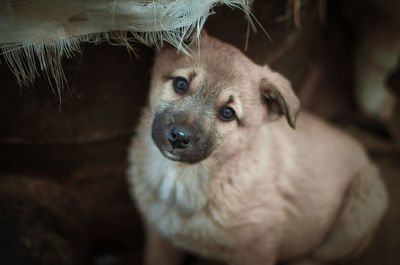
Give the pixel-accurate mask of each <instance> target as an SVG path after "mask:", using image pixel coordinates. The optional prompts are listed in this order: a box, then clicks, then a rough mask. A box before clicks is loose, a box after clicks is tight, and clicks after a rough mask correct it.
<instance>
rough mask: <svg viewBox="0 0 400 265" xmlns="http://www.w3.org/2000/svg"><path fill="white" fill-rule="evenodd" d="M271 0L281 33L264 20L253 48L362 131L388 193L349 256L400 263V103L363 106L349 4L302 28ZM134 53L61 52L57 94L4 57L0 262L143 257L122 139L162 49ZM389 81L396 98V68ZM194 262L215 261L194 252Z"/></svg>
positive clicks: (330, 112)
mask: <svg viewBox="0 0 400 265" xmlns="http://www.w3.org/2000/svg"><path fill="white" fill-rule="evenodd" d="M275 2H276V3H275ZM275 2H274V1H271V4H269V3H267V2H266V1H265V2H263V1H259V2H257V1H256V2H255V3H256V7H255V10H256V12H255V15H256V16H257V18H258V19H259V21H260V23H261V24H262V25H263V26H264V28H265V29H266V30H267V31H268V33H269V34H270V37H271V39H272V40H273V41H271V40H269V39H268V38H267V37H266V36H265V34H263V33H262V31H261V30H259V32H258V33H251V34H250V38H249V40H248V41H249V45H248V49H247V51H246V54H247V55H248V56H249V57H250V58H251V59H252V60H254V61H256V62H257V63H268V64H270V65H271V66H272V67H273V68H274V69H276V70H278V71H280V72H282V73H283V74H284V75H285V76H287V77H288V78H289V79H290V80H291V81H292V84H293V87H294V88H295V90H296V91H297V93H298V95H300V98H301V100H302V102H303V108H304V109H307V110H310V111H312V112H313V113H315V114H316V115H318V116H321V117H322V118H324V119H327V120H329V121H330V122H331V123H332V124H334V125H335V126H339V127H340V128H342V129H343V130H346V131H347V132H348V133H350V134H352V135H354V136H355V137H357V138H358V139H359V140H360V141H361V142H363V143H364V145H365V146H366V147H367V150H368V152H369V154H370V156H371V157H372V159H373V160H374V161H375V162H376V163H377V164H378V165H379V167H380V170H381V173H382V176H383V178H384V181H385V183H386V186H387V188H388V191H389V194H390V207H389V209H388V211H387V213H386V215H385V217H384V219H383V221H382V224H381V226H380V227H379V229H378V231H377V234H376V236H375V238H374V239H373V241H372V243H371V245H370V247H369V248H368V249H367V250H366V251H365V252H364V253H363V254H362V255H360V256H359V257H357V258H355V259H353V260H350V261H346V262H345V263H344V264H351V265H359V264H360V265H361V264H362V265H377V264H384V265H396V264H399V260H400V254H399V248H400V226H399V224H400V207H399V205H398V204H399V203H400V106H398V107H397V109H396V111H395V114H394V116H393V119H392V120H390V121H388V122H385V123H382V122H377V121H373V120H370V119H368V118H367V117H365V115H363V114H362V113H360V111H359V110H358V108H357V107H356V106H355V103H354V88H353V84H354V51H355V49H356V48H355V43H357V37H356V32H355V31H353V29H351V28H349V27H348V25H347V24H346V23H347V20H346V19H345V18H343V17H344V15H340V16H339V15H335V14H336V12H338V9H339V7H338V6H336V5H334V4H333V5H332V6H330V8H331V9H329V10H330V13H329V14H330V16H329V17H328V19H327V21H326V22H325V24H321V22H320V20H319V18H318V13H317V12H315V10H316V9H318V5H317V4H312V3H313V1H310V2H309V3H311V4H309V5H306V6H305V7H304V8H303V12H304V13H303V14H304V15H303V20H302V21H303V24H302V28H301V29H298V28H296V27H295V26H294V25H293V21H291V20H279V19H277V18H279V17H280V16H281V15H282V14H285V12H286V4H284V3H280V2H279V1H275ZM278 2H279V3H278ZM217 14H218V15H215V16H212V17H210V18H209V21H208V22H207V24H206V28H207V30H208V32H209V34H210V35H213V36H217V37H218V38H220V39H222V40H224V41H227V42H229V43H232V44H233V45H235V46H237V47H238V48H240V49H242V50H244V43H245V41H246V30H247V23H246V21H245V20H244V18H243V16H242V15H241V13H240V12H237V11H232V10H230V9H227V8H221V9H218V10H217ZM227 17H228V18H229V23H227V22H226V18H227ZM277 21H278V22H277ZM279 21H281V22H279ZM288 21H289V22H288ZM136 52H137V57H135V56H134V55H133V56H131V57H130V56H128V53H127V51H126V49H124V48H123V47H118V46H112V45H108V44H106V43H103V44H101V45H97V46H95V45H90V44H84V45H83V52H82V55H80V56H77V57H75V58H73V59H69V60H65V61H64V69H65V72H66V77H67V80H68V86H66V87H65V89H64V90H63V92H62V97H61V99H62V101H61V102H60V101H59V97H58V95H57V93H54V92H53V90H52V88H51V87H50V86H49V84H48V82H47V81H46V80H45V79H38V80H37V81H36V82H35V83H34V85H33V86H31V87H19V86H18V85H17V83H16V82H15V79H14V76H13V75H12V73H11V72H10V70H9V69H8V68H7V66H6V65H4V64H0V80H1V83H0V128H1V129H0V213H1V214H0V264H7V265H51V264H57V265H72V264H73V265H128V264H130V265H131V264H141V253H142V247H143V230H142V226H141V221H140V218H139V215H138V213H137V211H136V210H135V206H134V204H133V202H132V201H131V199H130V196H129V194H128V191H127V184H126V179H125V171H126V166H127V165H126V150H127V146H128V144H129V139H130V137H131V135H132V133H133V131H134V127H135V124H136V123H137V120H138V117H139V115H140V110H141V108H142V107H143V106H144V104H145V102H146V94H147V86H148V81H149V78H150V68H151V64H152V60H153V56H154V51H153V50H152V49H150V48H146V47H142V46H139V45H138V46H137V47H136ZM388 85H389V86H390V87H391V90H392V91H393V92H394V93H395V94H396V95H397V96H398V97H399V98H400V71H399V70H397V71H395V72H394V73H393V74H392V75H390V76H389V77H388ZM186 264H213V263H212V262H211V261H206V260H202V261H200V260H198V259H197V258H196V257H193V256H189V257H188V259H187V261H186Z"/></svg>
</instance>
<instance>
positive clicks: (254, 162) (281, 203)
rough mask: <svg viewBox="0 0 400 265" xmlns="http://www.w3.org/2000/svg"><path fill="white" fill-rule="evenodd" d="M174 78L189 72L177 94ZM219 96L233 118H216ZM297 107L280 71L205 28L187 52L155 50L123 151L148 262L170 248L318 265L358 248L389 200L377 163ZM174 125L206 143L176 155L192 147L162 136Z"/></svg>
mask: <svg viewBox="0 0 400 265" xmlns="http://www.w3.org/2000/svg"><path fill="white" fill-rule="evenodd" d="M194 45H197V44H194ZM174 76H180V77H185V78H186V79H188V80H190V83H189V90H188V92H187V93H186V94H185V95H180V94H177V93H175V91H174V89H173V82H172V81H171V80H170V77H174ZM166 77H167V78H166ZM204 100H206V101H204ZM205 102H207V104H205ZM224 106H229V107H231V108H232V109H234V111H235V113H236V119H235V120H231V121H223V120H221V119H220V118H219V116H218V113H219V110H220V109H221V108H223V107H224ZM298 110H299V102H298V99H297V97H296V96H295V94H294V93H293V91H292V89H291V88H290V83H289V82H288V81H287V80H286V79H285V78H284V77H282V76H281V75H279V74H278V73H275V72H273V71H271V70H270V69H269V68H268V67H266V66H264V67H262V66H258V65H255V64H254V63H252V62H251V61H250V60H249V59H248V58H246V57H245V56H244V55H243V54H242V53H240V52H239V51H238V50H237V49H235V48H233V47H232V46H230V45H228V44H225V43H222V42H220V41H218V40H216V39H214V38H211V37H209V36H207V35H205V36H202V38H201V42H200V51H199V53H193V54H192V56H191V57H189V56H186V55H182V54H177V53H176V52H175V51H174V50H173V49H168V48H167V49H164V50H162V51H161V52H160V53H159V54H158V55H157V58H156V61H155V65H154V69H153V77H152V81H151V93H150V98H149V102H148V106H147V107H146V109H145V110H144V113H143V115H142V118H141V123H140V125H139V127H138V129H137V133H136V136H135V137H134V138H133V142H132V145H131V147H130V151H129V153H130V155H129V162H130V168H129V173H128V180H129V182H130V184H131V192H132V196H133V197H134V198H135V201H136V203H137V205H138V207H139V209H140V210H141V212H142V214H143V219H144V222H145V225H146V231H147V235H148V237H147V238H148V240H147V245H146V254H145V258H146V264H147V265H156V264H165V265H167V264H171V265H172V264H178V263H179V257H180V256H181V255H180V254H179V250H178V249H177V248H176V247H175V246H178V247H179V248H183V249H185V250H189V251H193V252H195V253H197V254H200V255H203V256H206V257H210V258H215V259H220V260H223V261H225V262H227V263H229V264H233V265H239V264H240V265H254V264H265V265H268V264H275V263H276V262H278V261H290V262H293V264H319V263H324V262H328V261H331V260H335V259H337V258H344V257H348V256H351V255H352V254H354V253H357V252H359V251H361V250H362V249H363V248H364V247H365V246H366V244H367V242H368V240H369V239H370V237H371V236H372V233H373V231H374V230H375V228H376V226H377V225H378V223H379V220H380V219H381V217H382V215H383V213H384V211H385V209H386V206H387V194H386V190H385V188H384V185H383V183H382V181H381V179H380V176H379V173H378V171H377V169H376V167H375V166H374V165H373V164H371V162H370V160H369V159H368V157H367V156H366V154H365V151H364V149H363V148H362V146H360V144H359V143H358V142H357V141H355V140H354V139H352V138H351V137H349V136H347V135H345V134H344V133H342V132H340V131H339V130H337V129H335V128H332V127H331V126H329V125H328V124H326V123H324V122H322V121H320V120H318V119H317V118H315V117H313V116H312V115H310V114H308V113H306V112H303V113H301V114H300V115H298V117H297V113H298ZM165 112H169V113H170V115H169V116H170V117H169V116H168V118H165V119H166V120H167V121H166V122H164V123H165V124H164V123H163V124H164V125H162V126H164V127H165V128H164V129H157V130H156V134H158V135H157V136H156V137H159V138H160V139H158V140H157V141H156V142H155V141H154V140H153V139H154V131H153V132H152V128H154V122H155V121H156V122H158V121H160V119H157V117H158V115H161V114H160V113H165ZM182 112H183V113H186V114H187V116H185V117H186V118H185V119H183V120H181V119H177V118H176V117H177V115H182ZM204 116H205V117H204ZM282 116H286V119H284V118H281V117H282ZM171 117H172V118H171ZM296 117H297V120H296ZM177 123H179V125H181V126H183V125H185V126H187V127H188V128H189V129H190V126H191V125H192V124H196V126H199V128H200V129H201V130H203V131H204V134H205V135H206V136H209V135H211V136H212V138H213V143H211V144H210V145H212V146H213V147H212V152H210V154H209V155H207V156H206V157H205V158H203V159H201V160H200V161H198V162H196V163H185V162H182V161H185V158H184V156H185V155H187V156H191V155H193V154H192V153H191V151H190V148H185V149H182V150H179V151H175V150H174V148H172V149H171V148H169V147H168V144H167V143H168V142H167V140H165V139H166V137H167V136H166V134H167V132H168V128H169V127H168V126H170V125H171V124H177ZM288 123H289V124H290V125H291V126H292V127H294V126H295V125H296V129H295V130H293V129H292V128H290V126H289V125H288ZM152 133H153V136H152ZM163 139H164V140H163ZM162 141H164V142H165V144H164V142H162ZM192 145H194V147H193V148H197V147H196V145H197V142H196V139H194V140H193V143H192ZM186 150H188V151H186ZM168 152H170V154H169V155H167V153H168ZM170 156H173V158H174V160H177V161H173V160H171V159H169V158H171V157H170ZM167 157H169V158H167ZM166 249H167V250H168V251H166Z"/></svg>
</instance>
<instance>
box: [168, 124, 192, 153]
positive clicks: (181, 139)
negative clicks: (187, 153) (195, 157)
mask: <svg viewBox="0 0 400 265" xmlns="http://www.w3.org/2000/svg"><path fill="white" fill-rule="evenodd" d="M190 138H191V135H190V133H189V132H188V130H187V129H186V128H184V127H181V126H171V128H170V129H169V131H168V141H169V143H170V144H171V145H172V147H173V148H179V149H184V148H187V147H189V146H190V142H191V140H190Z"/></svg>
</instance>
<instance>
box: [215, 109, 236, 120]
mask: <svg viewBox="0 0 400 265" xmlns="http://www.w3.org/2000/svg"><path fill="white" fill-rule="evenodd" d="M218 116H219V118H220V119H221V120H223V121H232V120H234V119H235V116H236V114H235V111H234V110H233V109H232V108H231V107H223V108H220V109H219V112H218Z"/></svg>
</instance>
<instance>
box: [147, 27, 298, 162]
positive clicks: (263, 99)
mask: <svg viewBox="0 0 400 265" xmlns="http://www.w3.org/2000/svg"><path fill="white" fill-rule="evenodd" d="M192 50H193V53H192V54H191V56H187V55H184V54H177V52H176V50H174V49H173V48H164V49H163V50H161V51H160V52H159V53H158V54H157V57H156V61H155V65H154V68H153V77H152V81H151V92H150V102H149V105H150V108H151V109H152V111H153V121H152V138H153V140H154V142H155V144H156V145H157V147H158V148H159V149H160V151H161V153H162V154H163V155H164V156H165V157H167V158H169V159H172V160H176V161H181V162H186V163H196V162H199V161H202V160H204V159H206V158H208V157H209V156H210V154H213V155H216V156H217V158H216V159H229V158H230V157H231V156H232V155H234V154H235V153H237V152H240V150H244V149H246V148H247V146H248V145H249V141H252V139H253V137H254V136H255V134H256V132H257V131H258V128H259V127H260V126H261V125H262V124H263V123H264V122H268V121H272V120H276V119H278V118H280V117H281V116H283V115H284V116H286V119H287V121H288V123H289V125H290V126H291V127H293V128H294V126H295V120H296V115H297V112H298V110H299V101H298V99H297V97H296V96H295V94H294V92H293V90H292V89H291V86H290V84H289V82H288V81H287V80H286V79H285V78H284V77H282V76H281V75H280V74H278V73H275V72H273V71H271V70H270V69H269V68H268V67H266V66H264V67H261V66H258V65H256V64H254V63H253V62H251V61H250V60H249V59H248V58H247V57H245V56H244V55H243V54H242V53H241V52H240V51H239V50H237V49H235V48H234V47H232V46H230V45H228V44H225V43H222V42H220V41H218V40H216V39H214V38H212V37H209V36H207V35H206V34H204V33H203V35H202V38H201V41H200V51H198V49H197V44H194V45H193V46H192Z"/></svg>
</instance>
